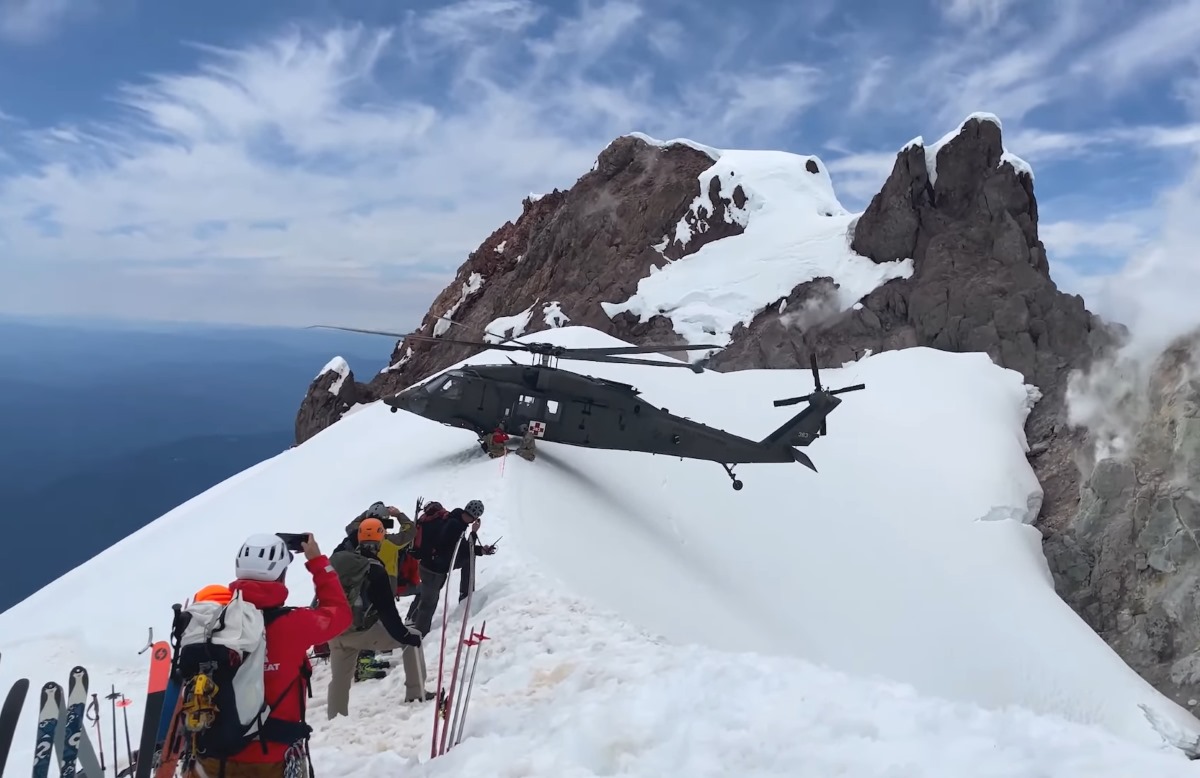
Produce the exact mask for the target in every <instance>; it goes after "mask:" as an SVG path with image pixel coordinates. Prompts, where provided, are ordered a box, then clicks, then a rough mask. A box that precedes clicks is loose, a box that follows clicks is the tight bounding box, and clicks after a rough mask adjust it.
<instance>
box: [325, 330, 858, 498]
mask: <svg viewBox="0 0 1200 778" xmlns="http://www.w3.org/2000/svg"><path fill="white" fill-rule="evenodd" d="M454 323H456V322H454ZM313 326H314V327H319V328H326V329H337V330H343V331H347V332H361V333H366V334H373V335H387V336H390V337H395V338H400V339H413V340H424V341H433V342H441V343H447V344H455V345H464V346H477V347H480V348H484V349H492V350H496V351H509V352H525V353H529V354H533V355H534V356H535V358H536V361H535V363H534V364H521V363H519V362H517V361H515V360H513V359H512V357H509V358H508V361H509V362H510V363H511V364H507V365H505V364H484V365H464V366H462V367H458V368H454V369H452V370H446V371H443V372H441V373H438V374H436V375H434V376H432V377H430V378H428V379H426V380H425V381H423V382H421V383H418V384H414V385H413V386H410V387H408V388H407V389H404V390H403V391H401V392H399V393H397V394H394V395H392V396H390V397H385V398H382V401H383V403H384V404H385V405H387V406H388V407H389V408H390V409H391V412H392V413H397V412H399V411H407V412H409V413H412V414H415V415H417V416H421V417H424V418H426V419H430V420H432V421H437V422H440V423H442V424H445V425H447V426H450V427H457V428H460V429H463V430H470V431H471V432H474V433H475V434H476V435H478V436H479V437H480V438H482V437H483V436H485V435H487V434H488V433H490V432H491V431H492V430H495V429H496V428H497V427H499V428H501V429H508V430H512V429H517V428H519V427H520V426H521V425H528V428H529V429H530V430H531V431H532V432H533V434H534V435H535V437H537V438H538V439H540V440H545V441H549V442H553V443H562V444H565V445H569V446H581V447H584V448H596V449H611V450H618V451H630V452H634V451H636V452H642V453H648V454H665V455H668V456H677V457H680V458H682V459H698V460H705V461H710V462H716V463H717V464H720V465H721V467H722V468H723V469H724V470H725V474H726V475H727V476H728V477H729V478H730V480H731V481H732V482H733V488H734V489H735V490H740V489H741V488H742V486H743V484H742V481H741V480H740V479H739V478H738V477H737V475H736V474H735V472H734V466H735V465H738V464H751V463H754V464H757V463H771V462H799V463H800V464H802V465H804V466H805V467H807V468H809V469H810V470H812V471H813V472H816V471H817V468H816V466H815V465H814V464H813V462H812V460H811V459H810V458H809V457H808V455H807V454H805V453H803V452H801V451H799V450H798V449H797V448H796V447H797V446H808V445H809V444H811V443H812V442H813V441H814V440H816V439H817V438H819V437H821V436H823V435H825V434H827V428H826V417H827V416H828V415H829V414H830V413H831V412H832V411H833V409H834V408H836V407H837V406H838V405H840V404H841V402H842V400H841V398H840V397H838V396H837V395H840V394H844V393H846V392H853V391H859V390H861V389H865V388H866V385H865V384H856V385H854V386H847V387H844V388H841V389H832V390H831V389H825V388H824V387H822V386H821V379H820V375H819V373H818V371H817V360H816V356H815V355H813V356H812V359H811V366H812V374H813V385H814V390H813V391H812V392H811V393H809V394H806V395H803V396H800V397H789V398H785V399H781V400H775V401H774V405H775V407H783V406H789V405H796V404H799V403H802V402H806V403H808V405H807V406H806V407H805V408H804V409H803V410H802V411H800V412H799V413H797V414H796V415H794V416H792V418H790V419H788V420H787V421H786V422H784V423H783V424H782V425H780V426H779V427H778V428H777V429H776V430H774V431H773V432H771V433H770V434H768V435H767V436H766V437H765V438H763V439H762V440H751V439H750V438H744V437H742V436H740V435H735V434H733V433H731V432H726V431H724V430H720V429H716V428H714V427H709V426H708V425H705V424H701V423H699V422H695V421H692V420H691V419H687V418H684V417H682V416H677V415H675V414H672V413H671V412H670V411H669V410H668V409H666V408H659V407H657V406H655V405H652V404H650V403H648V402H646V400H645V399H643V398H642V397H641V393H640V392H639V390H638V389H636V388H635V387H633V386H631V385H629V384H625V383H621V382H619V381H613V380H610V379H607V378H595V377H593V376H589V375H583V374H580V373H575V372H572V371H570V370H565V369H562V368H559V367H558V360H560V359H570V360H578V361H587V362H606V363H617V364H632V365H643V366H645V365H651V366H656V367H675V368H686V369H690V370H692V371H693V372H696V373H702V372H704V368H703V367H701V366H699V365H694V364H690V363H687V362H679V361H670V362H668V361H664V360H649V359H646V360H643V359H629V358H627V357H625V356H624V355H627V354H649V353H659V354H661V353H664V352H673V351H695V350H713V349H719V348H721V347H720V346H714V345H687V346H680V345H649V346H616V347H607V348H567V347H564V346H558V345H554V344H551V343H522V342H519V341H516V340H513V339H511V338H503V341H506V342H499V343H486V342H481V341H471V340H457V339H453V338H445V337H437V336H430V335H422V334H420V333H394V332H385V331H380V330H367V329H358V328H354V327H338V326H333V325H313Z"/></svg>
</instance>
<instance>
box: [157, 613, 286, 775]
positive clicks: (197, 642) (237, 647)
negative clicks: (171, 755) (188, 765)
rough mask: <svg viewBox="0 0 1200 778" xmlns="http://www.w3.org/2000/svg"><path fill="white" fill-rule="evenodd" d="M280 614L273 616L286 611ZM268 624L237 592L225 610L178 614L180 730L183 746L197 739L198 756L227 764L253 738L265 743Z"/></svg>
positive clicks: (177, 664)
mask: <svg viewBox="0 0 1200 778" xmlns="http://www.w3.org/2000/svg"><path fill="white" fill-rule="evenodd" d="M279 610H280V611H281V612H280V613H272V614H271V615H272V616H277V615H282V612H286V611H284V610H283V609H279ZM289 610H290V609H289ZM266 624H267V620H266V619H264V616H263V612H262V611H261V610H259V609H258V608H257V607H255V606H254V605H251V604H250V603H248V602H246V601H245V600H244V599H242V596H241V592H236V593H235V594H234V597H233V599H232V600H231V601H230V602H229V604H228V605H221V604H220V603H216V602H194V603H192V604H191V605H189V606H188V607H187V608H184V609H182V610H181V611H180V614H179V617H178V620H177V622H176V634H177V636H178V638H177V639H178V644H177V645H178V649H177V652H176V659H175V671H176V673H177V679H178V681H179V684H180V693H179V696H180V716H181V722H180V730H181V732H182V734H183V736H184V738H185V740H186V741H189V742H190V741H191V740H192V738H191V736H192V735H195V736H196V738H195V743H196V745H197V748H196V751H197V753H196V756H204V757H211V758H218V759H227V758H229V757H231V756H233V755H235V754H237V753H238V752H240V751H241V750H242V749H243V748H245V747H246V745H248V744H249V742H250V741H251V740H252V739H254V738H255V737H258V738H259V739H263V738H262V736H261V733H260V729H261V728H262V726H263V724H264V722H265V721H266V719H267V717H268V716H269V715H270V712H271V711H270V706H268V705H267V701H266V698H265V693H264V687H263V671H264V668H265V665H266V661H267V641H266V636H267V633H266ZM276 704H278V703H276ZM263 747H264V748H265V747H266V743H265V740H264V743H263Z"/></svg>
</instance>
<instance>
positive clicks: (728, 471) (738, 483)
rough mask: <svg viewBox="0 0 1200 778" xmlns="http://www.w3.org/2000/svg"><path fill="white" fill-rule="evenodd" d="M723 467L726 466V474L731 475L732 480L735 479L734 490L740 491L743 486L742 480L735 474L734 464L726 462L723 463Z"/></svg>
mask: <svg viewBox="0 0 1200 778" xmlns="http://www.w3.org/2000/svg"><path fill="white" fill-rule="evenodd" d="M721 467H723V468H725V474H726V475H727V476H729V479H730V480H731V481H733V490H734V491H738V490H739V489H741V488H742V482H741V481H740V480H739V479H738V477H737V476H736V475H734V473H733V465H726V464H722V465H721Z"/></svg>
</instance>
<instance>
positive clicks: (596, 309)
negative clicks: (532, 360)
mask: <svg viewBox="0 0 1200 778" xmlns="http://www.w3.org/2000/svg"><path fill="white" fill-rule="evenodd" d="M713 161H714V160H713V157H712V156H710V154H708V153H707V152H705V151H704V150H702V149H700V148H698V147H693V146H690V145H687V144H683V143H675V144H667V145H658V144H652V143H648V142H647V141H646V140H643V139H642V138H641V137H637V136H623V137H620V138H618V139H616V140H615V141H613V142H612V143H611V144H609V145H608V147H607V148H605V149H604V150H603V151H602V152H601V153H600V155H599V157H598V159H597V161H596V165H595V167H594V168H593V169H592V170H591V171H590V172H588V173H587V174H585V175H584V176H582V177H581V178H580V179H579V180H578V181H577V182H576V183H575V185H574V186H572V187H571V189H570V190H568V191H566V192H560V191H557V190H555V191H554V192H552V193H551V194H548V195H545V196H543V197H541V198H540V199H536V200H535V199H532V198H528V199H526V200H525V202H524V203H523V210H522V213H521V216H520V217H519V218H518V219H517V220H516V221H515V222H509V223H507V224H505V225H504V226H502V227H501V228H500V229H498V230H496V231H495V232H494V233H492V234H491V235H490V236H489V237H488V238H487V240H485V241H484V242H483V245H482V246H480V247H479V249H478V250H477V251H475V252H474V253H472V254H471V255H470V256H469V257H468V258H467V261H466V262H465V263H463V265H462V266H461V267H460V268H459V269H458V273H457V275H456V277H455V280H454V282H453V283H451V284H450V286H448V287H447V288H446V290H445V291H443V292H442V294H441V295H439V296H438V298H437V299H436V300H434V302H433V305H431V306H430V308H429V312H428V313H426V315H425V317H424V319H423V320H422V322H421V327H420V328H419V329H418V332H421V333H423V334H434V335H439V336H443V337H446V338H454V337H458V338H466V339H469V340H478V339H479V338H480V337H481V336H482V335H483V334H484V332H485V331H497V330H503V331H501V332H497V334H500V335H503V336H514V332H516V334H521V333H529V332H535V331H538V330H541V329H546V328H547V327H552V326H560V325H561V324H563V323H567V322H569V323H571V324H575V325H584V326H588V327H593V328H595V329H598V330H601V331H604V332H610V333H612V334H614V335H616V336H618V337H622V338H630V339H633V340H635V341H640V340H642V339H643V338H644V337H645V334H646V333H647V332H651V331H653V332H654V333H655V334H659V332H658V329H661V328H658V329H655V328H653V327H652V326H651V327H650V328H647V327H646V326H645V325H638V324H637V320H636V319H634V318H633V317H629V316H618V317H614V318H612V319H610V318H609V317H608V315H607V314H606V313H605V312H604V310H603V309H602V308H601V307H600V302H601V300H602V299H614V298H616V299H621V298H624V297H629V296H630V295H632V294H633V293H634V291H636V289H637V283H638V281H639V280H641V279H642V278H644V277H646V276H647V275H649V273H650V272H651V270H652V268H657V267H661V266H663V265H665V264H666V262H667V259H668V258H669V259H679V258H681V257H684V256H687V255H689V254H691V253H694V252H695V251H698V250H699V249H700V248H701V247H702V246H704V245H705V244H707V243H711V242H712V241H714V240H719V239H721V238H723V237H727V236H729V235H735V234H738V233H740V232H741V231H742V229H743V228H742V227H741V226H740V225H739V224H737V223H736V222H734V221H732V220H730V219H726V218H725V211H726V208H727V207H728V205H729V202H730V201H729V200H723V199H722V198H721V196H720V194H719V193H720V188H721V187H720V181H719V179H718V178H717V177H714V179H713V180H712V182H711V185H710V187H709V190H708V191H707V192H701V191H700V190H699V183H698V179H699V176H700V174H701V173H702V172H704V171H705V170H707V169H708V168H710V167H712V164H713ZM697 196H703V197H707V198H708V202H709V205H710V206H711V207H710V209H709V210H708V212H707V213H706V214H705V216H704V217H702V218H701V219H700V223H696V221H697V219H696V217H695V215H694V214H691V213H689V205H691V203H692V201H693V200H695V199H696V198H697ZM739 197H741V198H743V203H740V204H744V197H745V195H744V193H742V192H741V190H740V188H736V189H735V190H734V191H733V193H732V200H733V201H735V202H736V201H737V200H738V198H739ZM685 217H686V218H690V219H691V226H692V227H693V230H692V234H691V236H690V237H689V238H688V241H687V242H686V243H682V242H680V241H679V240H664V239H663V236H664V235H666V234H668V233H674V232H675V226H676V224H677V223H679V221H680V219H683V218H685ZM514 311H521V312H523V313H521V314H518V315H517V316H516V317H514V316H512V314H513V312H514ZM439 317H445V318H452V319H453V320H454V322H456V323H457V324H458V325H459V326H454V325H452V324H450V323H449V322H446V321H443V320H442V319H441V318H439ZM502 317H508V318H509V319H510V320H511V324H509V325H507V326H509V327H512V326H513V325H515V328H514V329H505V325H499V324H497V325H494V326H491V329H490V330H489V329H488V328H489V325H492V323H493V322H495V321H496V320H497V319H500V318H502ZM666 331H667V332H666V333H662V334H664V336H665V335H667V334H668V333H669V338H668V340H667V341H666V342H669V343H678V342H679V337H678V336H677V335H675V334H674V333H673V332H670V328H669V326H668V327H667V328H666ZM479 350H480V349H479V348H477V347H472V346H457V345H452V344H443V343H431V342H428V341H416V340H409V341H405V342H401V343H398V344H397V345H396V350H395V352H394V353H393V354H392V367H391V368H390V369H389V370H386V371H384V372H383V373H381V374H380V375H379V376H377V377H376V378H375V379H373V380H372V382H371V387H370V388H371V391H372V392H373V393H376V394H380V395H383V394H386V393H389V392H393V391H397V390H399V389H401V388H403V387H405V386H408V385H411V384H412V383H414V382H416V381H419V380H421V379H422V378H424V377H426V376H428V375H430V374H432V373H435V372H437V371H438V370H441V369H442V368H444V367H445V366H447V365H449V364H453V363H454V362H457V361H459V360H462V359H465V358H467V357H468V356H470V355H471V354H473V353H476V352H478V351H479Z"/></svg>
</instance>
